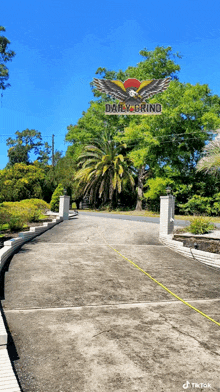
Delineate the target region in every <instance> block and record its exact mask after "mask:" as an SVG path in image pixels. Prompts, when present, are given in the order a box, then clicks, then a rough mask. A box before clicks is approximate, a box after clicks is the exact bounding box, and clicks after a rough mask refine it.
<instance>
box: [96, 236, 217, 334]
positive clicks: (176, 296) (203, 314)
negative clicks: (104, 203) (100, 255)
mask: <svg viewBox="0 0 220 392" xmlns="http://www.w3.org/2000/svg"><path fill="white" fill-rule="evenodd" d="M97 231H98V233H99V234H100V236H101V237H102V238H103V240H104V241H105V243H106V244H107V245H108V246H109V248H111V249H113V250H114V251H115V252H116V253H118V254H119V255H120V256H121V257H123V259H125V260H127V261H128V262H129V263H131V264H132V265H133V266H134V267H135V268H137V269H138V270H139V271H141V272H143V274H145V275H147V276H148V278H150V279H151V280H152V281H153V282H155V283H157V284H158V285H159V286H160V287H162V288H163V289H164V290H166V291H167V292H168V293H169V294H171V295H172V296H173V297H175V298H177V299H178V300H179V301H181V302H182V303H183V304H184V305H187V306H188V307H189V308H191V309H193V310H195V311H196V312H198V313H199V314H201V315H202V316H203V317H205V318H207V319H208V320H209V321H212V322H213V323H215V324H216V325H218V326H219V327H220V323H219V322H218V321H215V320H214V319H213V318H211V317H209V316H208V315H207V314H205V313H203V312H201V310H199V309H197V308H195V307H194V306H193V305H191V304H189V303H188V302H186V301H184V299H182V298H180V297H179V296H178V295H176V294H175V293H173V292H172V291H171V290H169V289H168V288H167V287H166V286H164V285H163V284H162V283H160V282H158V280H156V279H154V278H153V277H152V276H151V275H150V274H148V272H146V271H144V270H143V269H142V268H141V267H139V266H138V265H137V264H135V263H134V262H133V261H132V260H130V259H128V258H127V257H125V256H124V255H123V254H122V253H120V252H119V251H118V250H117V249H115V248H113V247H112V246H111V245H110V244H109V243H108V242H107V241H106V239H105V237H104V236H103V235H102V233H100V231H99V230H98V228H97Z"/></svg>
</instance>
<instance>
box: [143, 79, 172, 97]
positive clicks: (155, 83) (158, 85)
mask: <svg viewBox="0 0 220 392" xmlns="http://www.w3.org/2000/svg"><path fill="white" fill-rule="evenodd" d="M170 80H171V78H166V79H153V80H145V81H144V82H142V83H141V84H140V87H139V88H138V89H137V91H136V93H138V94H139V95H140V96H141V97H142V99H146V98H150V97H152V95H154V94H158V93H161V92H162V91H164V90H166V89H167V87H168V86H169V83H170Z"/></svg>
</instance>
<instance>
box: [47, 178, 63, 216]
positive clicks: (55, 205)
mask: <svg viewBox="0 0 220 392" xmlns="http://www.w3.org/2000/svg"><path fill="white" fill-rule="evenodd" d="M63 192H64V188H63V185H62V184H59V185H58V186H57V188H56V189H55V191H54V193H53V194H52V198H51V202H50V209H51V211H55V212H58V211H59V203H60V196H62V195H63Z"/></svg>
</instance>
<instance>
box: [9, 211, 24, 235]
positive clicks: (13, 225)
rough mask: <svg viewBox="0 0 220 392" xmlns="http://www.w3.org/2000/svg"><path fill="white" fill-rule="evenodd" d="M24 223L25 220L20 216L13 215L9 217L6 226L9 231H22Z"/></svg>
mask: <svg viewBox="0 0 220 392" xmlns="http://www.w3.org/2000/svg"><path fill="white" fill-rule="evenodd" d="M25 222H26V219H24V218H22V217H21V215H13V216H11V217H10V220H9V222H8V226H9V229H10V230H15V231H17V230H22V229H23V226H24V224H25Z"/></svg>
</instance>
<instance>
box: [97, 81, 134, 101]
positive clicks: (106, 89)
mask: <svg viewBox="0 0 220 392" xmlns="http://www.w3.org/2000/svg"><path fill="white" fill-rule="evenodd" d="M93 83H94V85H95V86H96V88H97V89H98V90H99V91H101V92H102V93H105V94H107V95H111V97H113V98H116V99H119V100H120V101H125V99H127V98H128V97H129V95H128V93H127V92H126V88H125V86H124V85H123V83H122V82H121V81H120V80H108V79H96V78H94V79H93Z"/></svg>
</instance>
